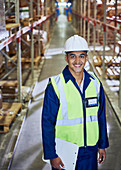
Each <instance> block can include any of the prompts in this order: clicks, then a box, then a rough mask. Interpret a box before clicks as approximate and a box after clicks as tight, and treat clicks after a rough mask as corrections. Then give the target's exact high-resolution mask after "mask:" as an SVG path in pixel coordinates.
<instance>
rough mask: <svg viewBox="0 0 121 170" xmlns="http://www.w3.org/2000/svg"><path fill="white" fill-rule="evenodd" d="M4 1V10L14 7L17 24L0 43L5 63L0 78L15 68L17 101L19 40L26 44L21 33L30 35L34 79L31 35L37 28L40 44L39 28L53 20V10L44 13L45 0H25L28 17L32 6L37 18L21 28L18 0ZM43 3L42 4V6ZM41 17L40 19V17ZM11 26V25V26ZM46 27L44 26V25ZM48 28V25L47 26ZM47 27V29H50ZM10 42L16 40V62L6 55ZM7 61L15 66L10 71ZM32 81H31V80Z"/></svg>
mask: <svg viewBox="0 0 121 170" xmlns="http://www.w3.org/2000/svg"><path fill="white" fill-rule="evenodd" d="M6 2H8V4H7V6H8V9H7V11H6V14H7V12H10V10H11V9H13V8H15V23H16V24H18V25H17V32H16V33H14V34H12V35H10V36H9V37H8V38H6V39H5V40H3V41H2V42H1V43H0V52H1V53H2V54H3V56H4V57H5V65H6V72H7V73H6V74H5V75H4V76H3V77H2V78H1V80H5V79H6V78H7V77H8V76H9V75H10V74H11V73H12V72H13V71H14V70H16V68H17V82H18V83H17V88H18V94H17V96H18V100H17V101H19V102H22V66H21V53H22V51H21V42H24V43H26V44H27V42H25V41H24V40H22V35H24V34H26V33H29V34H30V37H31V43H30V48H31V75H32V80H33V79H34V35H33V29H34V28H37V29H38V40H37V41H38V45H39V47H40V46H41V43H40V39H41V37H40V29H41V28H42V25H45V24H46V23H47V21H49V20H51V22H52V23H51V27H52V24H53V22H54V19H53V18H54V14H55V13H54V11H53V12H51V14H49V15H45V14H47V12H46V9H47V6H48V3H47V0H46V1H44V3H43V4H42V2H41V0H37V1H34V0H30V1H26V2H27V3H28V6H29V9H30V18H33V9H34V8H33V6H34V7H35V8H36V9H37V17H38V19H37V20H36V21H33V22H32V23H31V25H29V26H25V27H23V28H21V25H20V17H19V16H20V13H19V7H20V6H19V3H20V0H14V1H12V3H11V1H10V0H8V1H7V0H6ZM50 3H51V6H52V5H53V2H52V1H50V2H49V5H50ZM42 5H43V6H42ZM40 18H41V19H40ZM11 28H12V27H11ZM45 28H46V26H45ZM49 28H50V27H49ZM49 28H48V31H50V30H49ZM12 42H16V44H17V45H16V49H17V50H16V51H17V63H16V62H15V61H14V60H13V59H12V58H11V57H10V56H9V55H8V53H7V52H6V47H7V46H8V45H9V44H11V43H12ZM40 49H41V48H38V55H39V56H41V51H40ZM8 61H11V63H12V64H14V65H15V67H13V68H12V69H11V70H10V71H8ZM32 82H33V81H32Z"/></svg>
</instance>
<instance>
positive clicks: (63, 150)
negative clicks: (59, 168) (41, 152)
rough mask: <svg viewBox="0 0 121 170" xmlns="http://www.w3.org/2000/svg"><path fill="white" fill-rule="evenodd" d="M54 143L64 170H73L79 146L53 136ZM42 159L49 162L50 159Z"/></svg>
mask: <svg viewBox="0 0 121 170" xmlns="http://www.w3.org/2000/svg"><path fill="white" fill-rule="evenodd" d="M55 143H56V153H57V155H58V156H59V157H60V158H61V160H62V162H63V163H64V166H65V170H75V167H76V161H77V156H78V150H79V146H78V145H76V144H73V143H71V142H68V141H65V140H62V139H59V138H55ZM42 159H43V161H44V162H46V163H49V164H50V160H45V159H44V158H42Z"/></svg>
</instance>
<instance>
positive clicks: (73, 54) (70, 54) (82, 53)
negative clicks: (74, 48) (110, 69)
mask: <svg viewBox="0 0 121 170" xmlns="http://www.w3.org/2000/svg"><path fill="white" fill-rule="evenodd" d="M70 55H76V54H70ZM79 55H85V56H86V55H87V54H84V53H81V54H79Z"/></svg>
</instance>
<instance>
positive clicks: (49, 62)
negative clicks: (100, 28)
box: [10, 15, 121, 170]
mask: <svg viewBox="0 0 121 170" xmlns="http://www.w3.org/2000/svg"><path fill="white" fill-rule="evenodd" d="M73 34H74V30H73V28H72V26H71V23H70V22H67V19H66V16H64V15H60V16H59V20H58V21H57V23H56V26H55V31H54V33H53V37H52V40H51V42H50V46H49V49H48V50H47V51H46V54H45V64H44V66H43V69H42V72H41V75H40V76H39V81H38V82H37V83H36V85H35V88H34V91H33V97H34V98H33V101H32V103H31V104H30V105H29V111H28V115H27V118H26V121H25V124H24V127H23V130H22V134H21V137H20V140H19V143H18V146H17V149H16V152H15V155H14V159H13V162H12V166H11V168H10V169H11V170H49V169H50V167H49V165H48V164H45V163H44V162H43V161H42V159H41V158H42V138H41V111H42V103H43V97H44V90H45V88H46V85H47V83H48V77H50V76H53V75H56V74H58V73H60V72H61V70H62V69H63V68H64V66H65V65H66V63H65V61H64V54H62V50H63V45H64V42H65V40H66V39H67V38H69V37H70V36H71V35H73ZM107 121H108V135H109V139H110V148H108V149H107V160H106V162H105V163H104V164H103V165H101V166H99V169H100V170H121V163H120V158H121V147H120V144H121V129H120V127H119V125H118V123H117V121H116V118H115V116H114V113H113V110H112V109H111V108H110V106H109V105H108V104H107Z"/></svg>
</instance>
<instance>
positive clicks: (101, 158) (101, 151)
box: [98, 149, 106, 164]
mask: <svg viewBox="0 0 121 170" xmlns="http://www.w3.org/2000/svg"><path fill="white" fill-rule="evenodd" d="M105 159H106V152H105V150H104V149H99V159H98V163H99V164H102V163H103V162H104V161H105Z"/></svg>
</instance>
